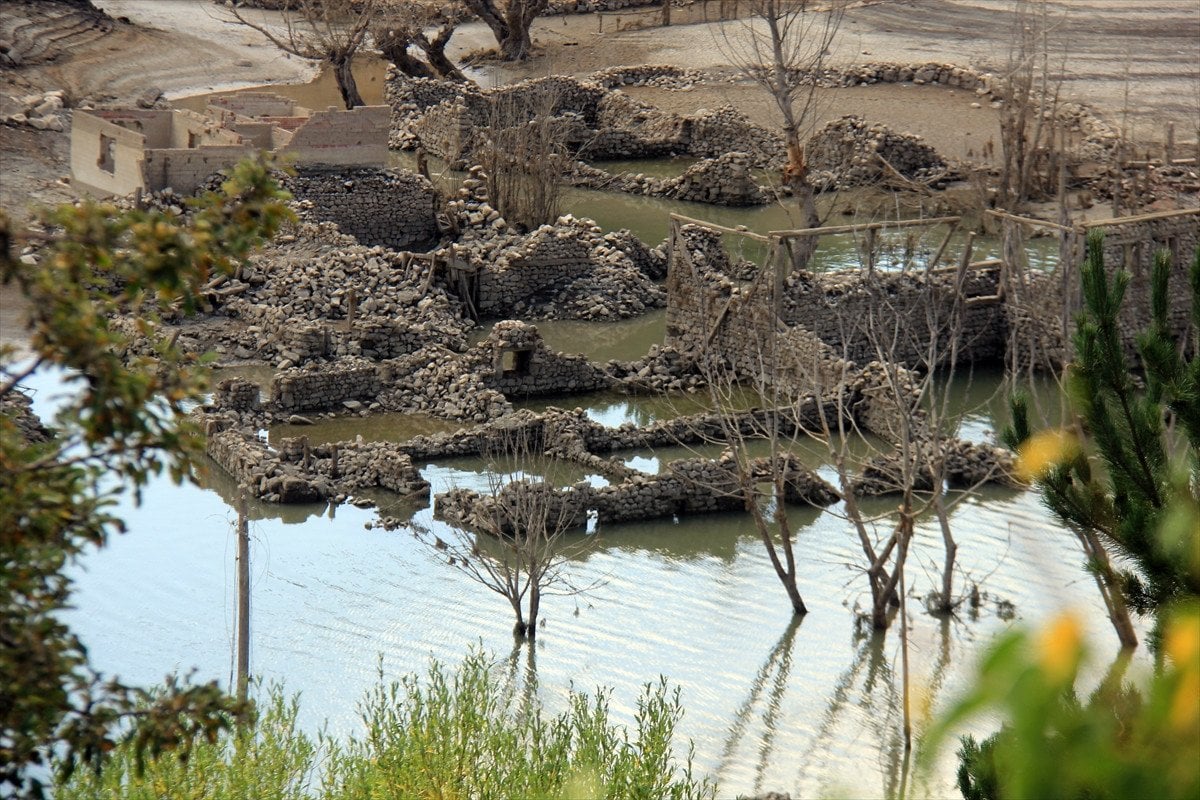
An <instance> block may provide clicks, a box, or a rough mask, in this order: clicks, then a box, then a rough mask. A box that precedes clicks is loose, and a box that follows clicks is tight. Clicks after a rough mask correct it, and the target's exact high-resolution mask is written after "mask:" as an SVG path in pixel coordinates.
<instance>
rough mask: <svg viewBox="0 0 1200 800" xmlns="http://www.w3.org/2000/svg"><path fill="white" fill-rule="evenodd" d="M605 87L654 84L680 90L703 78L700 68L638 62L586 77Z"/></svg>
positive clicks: (600, 71)
mask: <svg viewBox="0 0 1200 800" xmlns="http://www.w3.org/2000/svg"><path fill="white" fill-rule="evenodd" d="M587 79H588V80H589V81H591V82H593V83H597V84H599V85H600V86H603V87H604V88H605V89H619V88H621V87H622V86H654V87H657V88H659V89H673V90H676V91H682V90H686V89H691V88H692V87H693V86H695V85H696V84H697V83H700V82H702V81H703V80H704V73H703V72H701V71H700V70H695V69H687V68H685V67H677V66H674V65H673V64H638V65H636V66H626V67H609V68H608V69H602V70H599V71H597V72H593V73H592V74H591V75H589V76H588V78H587Z"/></svg>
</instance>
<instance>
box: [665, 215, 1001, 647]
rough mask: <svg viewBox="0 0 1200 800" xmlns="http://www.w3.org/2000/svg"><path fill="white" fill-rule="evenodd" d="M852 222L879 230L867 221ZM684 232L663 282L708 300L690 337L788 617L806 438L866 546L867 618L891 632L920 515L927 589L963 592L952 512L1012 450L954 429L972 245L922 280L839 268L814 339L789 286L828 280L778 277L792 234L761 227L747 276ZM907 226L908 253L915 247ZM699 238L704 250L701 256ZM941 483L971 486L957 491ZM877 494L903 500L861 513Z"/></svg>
mask: <svg viewBox="0 0 1200 800" xmlns="http://www.w3.org/2000/svg"><path fill="white" fill-rule="evenodd" d="M676 222H677V223H678V222H680V220H677V221H676ZM894 224H896V225H899V226H910V225H911V224H912V223H894ZM850 227H860V228H866V229H867V232H868V233H874V232H876V230H875V228H874V227H873V226H872V225H870V224H867V225H861V226H850ZM910 229H911V228H910ZM726 232H727V233H736V234H739V235H741V236H753V234H748V233H744V232H737V231H730V230H727V231H726ZM691 235H692V234H685V233H684V232H683V229H682V228H676V229H675V230H674V231H673V239H672V253H673V256H672V257H673V262H672V265H671V270H672V275H671V276H669V278H668V287H669V291H671V292H673V293H677V294H676V296H677V297H683V298H684V300H683V302H684V303H692V304H698V305H699V306H701V308H700V309H699V313H698V314H697V317H698V318H699V326H698V329H699V330H702V331H704V333H703V334H702V337H701V338H702V341H695V340H693V341H692V342H691V345H690V348H688V347H686V346H685V349H689V351H690V355H691V357H692V358H693V360H694V361H695V362H696V363H697V365H698V367H699V369H700V370H701V371H702V373H703V375H704V377H705V379H706V381H707V382H708V384H709V391H710V394H711V396H712V400H713V405H714V407H715V408H716V409H718V410H719V412H720V416H721V417H722V424H723V431H722V441H724V442H726V443H728V444H729V445H731V447H732V449H733V451H734V455H733V456H731V457H730V458H731V459H732V460H733V462H734V463H735V464H737V465H738V467H739V468H738V474H739V477H740V478H741V484H740V486H741V488H742V490H743V491H744V492H745V495H746V498H747V502H746V508H747V511H748V512H749V513H750V514H751V516H752V518H753V519H754V522H755V526H756V528H757V529H758V531H759V533H760V537H761V538H762V539H763V542H764V545H765V546H766V548H767V552H768V556H769V558H770V559H771V562H772V565H773V566H774V567H775V571H776V573H777V575H778V577H779V579H780V580H781V582H782V583H783V584H784V586H785V588H787V590H788V594H789V597H791V598H793V607H794V608H795V609H796V611H797V613H803V612H802V610H801V606H800V605H797V604H796V603H795V597H796V595H797V594H798V592H797V591H796V587H795V585H794V581H795V560H796V559H795V555H794V553H793V552H792V551H793V544H794V535H793V534H794V531H792V530H791V529H790V527H789V522H788V519H787V510H786V507H785V504H784V503H783V502H782V500H783V499H786V498H787V497H789V496H790V497H792V498H800V497H802V496H803V495H804V492H803V491H802V490H800V488H799V487H800V484H799V478H800V475H801V469H800V468H799V465H798V464H796V463H795V462H794V461H792V460H790V457H789V454H790V453H797V452H801V450H803V449H809V450H811V448H812V445H813V443H814V442H815V443H817V444H819V446H820V447H821V448H822V449H823V450H824V451H825V452H826V455H827V458H828V461H829V463H830V464H831V465H832V466H833V468H834V471H835V474H836V476H837V481H836V485H835V487H833V489H834V491H835V492H836V495H839V496H840V498H841V499H842V501H843V503H842V505H841V507H840V508H839V509H838V510H837V511H836V512H835V513H839V514H841V515H843V516H844V517H845V519H846V520H847V521H848V522H849V523H850V525H851V528H852V530H853V531H854V532H855V535H856V536H857V538H858V541H859V544H860V546H861V549H862V553H863V558H864V562H865V565H866V566H865V568H864V569H863V571H864V573H865V575H866V578H867V583H868V586H869V589H870V595H871V610H870V619H871V624H872V626H873V627H875V628H877V629H885V628H887V627H888V626H889V625H890V622H891V611H892V609H893V608H895V607H896V606H897V605H898V604H899V602H900V601H901V586H902V584H903V581H904V567H905V563H906V561H907V558H908V555H909V548H910V544H911V542H912V537H913V533H914V527H915V524H916V521H917V520H918V519H919V518H921V517H922V516H929V515H932V516H934V517H936V519H937V520H938V524H939V527H940V528H941V531H942V540H943V546H944V550H945V553H944V558H943V559H942V562H943V566H942V569H941V573H942V574H941V581H940V586H939V587H938V590H936V591H935V592H932V593H931V599H932V602H931V603H930V606H931V607H932V609H933V610H935V611H949V610H952V609H953V608H954V607H955V605H956V604H957V602H958V600H957V599H956V598H955V595H954V591H953V576H954V569H955V557H956V553H957V549H958V548H957V543H956V542H955V540H954V537H953V534H952V531H951V526H950V518H949V514H950V510H951V509H952V508H953V506H954V505H955V504H956V503H957V502H960V501H961V499H962V498H963V497H965V496H966V495H967V493H969V492H970V491H971V490H973V489H974V488H976V487H977V486H978V485H979V484H980V483H982V482H983V481H987V480H993V479H997V478H1000V479H1003V477H1004V476H1003V475H1001V474H999V471H1000V469H1002V467H1003V466H1004V465H1003V463H1002V461H1003V460H1004V458H1005V457H1004V455H1003V451H1002V450H1000V449H999V448H993V447H991V446H988V445H975V444H971V443H968V442H963V441H961V440H959V439H957V438H956V437H955V435H954V434H955V432H956V431H955V425H956V415H955V414H952V413H951V406H952V403H953V397H952V391H951V389H950V386H949V380H950V378H951V377H952V376H953V369H954V366H955V365H956V364H957V363H958V361H959V358H960V353H959V348H960V347H961V346H962V336H963V330H964V317H965V315H966V313H967V301H966V299H965V298H966V296H967V294H968V287H967V283H968V281H969V280H970V278H969V276H970V274H971V270H970V264H969V263H968V262H969V258H968V255H967V254H966V253H964V256H963V258H962V259H960V261H959V264H958V265H957V266H952V267H947V268H937V267H935V266H934V264H933V263H932V262H930V263H928V264H926V265H925V274H924V275H922V276H914V275H906V274H904V273H903V272H901V273H900V274H897V273H894V272H884V271H882V270H873V269H864V270H862V272H861V273H860V274H858V275H857V276H844V277H839V279H838V281H839V282H838V286H837V291H838V293H839V295H841V296H845V297H847V298H849V299H848V300H846V301H844V302H845V304H846V307H844V308H841V309H838V310H836V311H835V312H834V314H833V317H832V322H831V323H821V322H820V321H819V320H811V321H806V320H804V319H803V318H801V321H802V322H808V324H817V325H821V326H822V327H821V329H820V331H821V336H820V337H819V336H818V335H816V334H815V333H813V332H810V331H809V330H806V329H805V328H803V327H801V326H793V325H789V324H788V323H787V322H786V321H785V317H787V316H788V315H789V314H793V313H794V312H790V311H788V308H789V304H790V303H792V302H794V296H793V295H792V294H791V293H792V292H796V291H799V292H814V291H815V292H823V291H824V290H823V289H822V288H821V286H820V285H819V279H818V281H817V285H813V279H812V277H811V276H797V275H795V274H793V275H791V276H788V277H785V275H786V274H787V270H788V266H789V265H788V264H787V263H786V260H787V259H786V256H785V255H784V254H785V253H786V252H787V251H788V250H789V248H788V245H787V243H786V242H784V241H780V240H781V239H786V238H788V237H789V236H790V235H796V234H788V233H780V234H773V235H772V237H758V238H760V239H764V240H767V241H766V242H764V243H765V244H768V249H769V255H768V260H767V262H766V264H765V265H764V266H763V267H762V268H760V269H759V270H757V271H756V272H755V274H753V275H752V276H751V277H750V278H749V279H748V280H742V281H740V282H739V281H737V280H733V279H731V278H730V277H729V276H728V275H722V274H720V273H721V270H722V269H723V268H724V266H726V265H727V262H728V258H727V255H726V254H725V252H724V249H723V248H720V250H719V251H714V250H713V249H712V244H711V242H712V240H711V239H709V244H697V242H698V241H702V240H703V237H701V238H697V239H691V238H689V236H691ZM800 235H808V234H807V233H802V234H800ZM871 238H872V239H873V240H874V237H873V236H872V237H871ZM909 238H911V237H906V238H905V244H904V246H903V248H902V249H903V250H904V251H908V250H910V249H912V246H911V244H910V242H909V241H908V239H909ZM917 249H924V248H917ZM694 250H700V251H701V253H702V255H703V257H700V258H694V257H693V255H692V252H693V251H694ZM929 251H930V252H932V249H930V250H929ZM940 252H941V248H938V249H937V253H938V255H940ZM898 258H899V259H905V258H906V257H905V256H899V257H898ZM935 258H936V256H935ZM874 260H875V259H874V258H873V257H869V258H868V262H871V263H873V262H874ZM903 263H904V264H905V265H907V260H904V261H903ZM681 272H682V273H684V274H686V275H691V276H693V278H694V280H696V281H697V284H694V285H692V286H690V287H685V288H684V289H683V290H682V291H681V290H679V289H677V288H676V287H675V285H674V283H673V282H674V281H676V280H678V274H679V273H681ZM735 272H736V271H735ZM740 272H742V273H744V272H745V270H740ZM685 279H686V278H685ZM981 285H986V281H984V282H983V284H981ZM978 288H979V287H972V290H974V291H977V290H978ZM689 295H690V297H691V298H692V299H691V300H688V299H687V297H688V296H689ZM695 298H700V299H699V300H696V299H695ZM983 299H987V298H986V297H985V298H983ZM688 313H691V312H690V310H689V312H688ZM685 319H686V317H683V316H682V314H678V315H677V316H676V318H675V319H673V320H669V321H668V324H669V326H674V327H675V328H676V329H678V330H682V329H684V325H686V323H685V322H683V320H685ZM695 322H696V320H693V324H692V329H693V330H696V329H697V326H696V325H695ZM922 323H923V324H922ZM976 325H978V323H976ZM814 330H818V329H817V328H814ZM822 337H823V338H822ZM830 343H833V344H830ZM860 365H864V366H860ZM939 369H940V370H941V372H940V373H939V372H938V370H939ZM943 381H945V382H944V383H943ZM939 387H940V388H939ZM746 391H749V392H750V394H751V395H752V396H753V397H755V398H756V399H757V400H758V401H759V402H761V403H762V404H763V406H764V407H765V408H766V409H767V411H766V412H764V416H763V417H762V418H761V419H759V418H758V417H757V416H756V415H750V416H747V415H746V414H745V413H744V412H739V411H737V405H736V403H735V402H734V400H735V398H736V397H737V395H738V393H739V392H742V393H745V392H746ZM864 434H870V436H869V437H867V436H864ZM752 448H754V450H753V451H752ZM757 451H765V458H754V457H753V452H757ZM767 481H769V482H771V483H772V484H773V485H774V491H773V492H772V493H769V494H768V495H767V499H770V498H771V497H772V496H773V497H774V505H770V504H766V503H763V502H761V501H762V499H763V498H762V497H761V492H759V489H758V487H759V486H760V485H761V484H763V483H764V482H767ZM810 485H811V482H810ZM947 486H954V487H956V488H958V489H963V490H966V491H964V492H960V493H957V494H954V495H951V494H949V493H948V492H947ZM880 495H887V496H889V497H891V496H898V497H899V504H898V506H892V505H889V506H888V507H887V508H886V509H882V510H878V511H877V512H876V513H869V512H868V511H867V510H866V506H865V505H864V503H863V502H861V499H862V498H864V497H870V496H880ZM751 499H753V500H754V501H755V502H750V501H751ZM867 505H870V504H867Z"/></svg>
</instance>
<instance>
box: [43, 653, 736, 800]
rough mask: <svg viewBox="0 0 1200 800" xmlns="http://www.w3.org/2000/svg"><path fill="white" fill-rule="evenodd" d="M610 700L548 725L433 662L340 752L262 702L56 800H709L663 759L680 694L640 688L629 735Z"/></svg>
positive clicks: (532, 702) (82, 780)
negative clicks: (250, 713)
mask: <svg viewBox="0 0 1200 800" xmlns="http://www.w3.org/2000/svg"><path fill="white" fill-rule="evenodd" d="M608 698H609V692H608V691H606V690H601V691H600V692H598V693H597V694H596V695H595V696H594V697H589V696H588V695H586V694H581V693H572V694H571V697H570V700H569V702H568V707H567V709H566V710H565V711H564V712H562V713H561V714H557V715H550V714H547V713H546V712H545V710H544V709H543V708H542V706H541V704H540V702H539V701H538V700H537V699H536V697H535V696H534V695H533V694H532V693H531V692H525V693H514V692H513V691H511V688H510V687H508V686H506V684H505V682H504V681H503V680H501V679H500V677H499V676H498V675H497V674H496V672H495V670H494V669H493V668H492V667H491V665H490V664H489V663H488V659H487V658H486V657H485V656H484V655H483V654H482V653H479V652H472V653H470V654H469V655H468V656H467V658H466V659H465V660H464V661H463V663H462V664H461V665H460V666H459V667H458V668H457V669H456V670H453V671H451V670H447V669H446V668H445V667H443V666H442V665H441V664H439V663H437V662H436V661H435V662H433V663H432V664H431V665H430V668H429V670H428V673H427V674H426V675H424V676H422V677H418V676H415V675H410V676H408V677H406V678H404V679H403V680H401V681H399V682H394V683H391V684H387V685H385V684H383V683H382V682H381V683H380V685H378V686H377V687H375V688H374V689H373V690H371V691H370V692H369V693H368V694H367V696H366V697H365V698H364V700H363V701H362V703H361V707H360V710H361V714H362V719H363V722H364V726H365V730H364V732H363V733H361V734H359V735H353V736H349V737H348V738H346V739H345V740H341V741H339V740H334V739H332V738H330V737H327V736H325V735H319V736H318V737H317V738H316V739H315V740H314V739H312V738H310V737H308V736H307V735H305V734H304V733H303V732H301V731H299V730H298V729H297V728H296V713H297V708H298V704H297V701H296V700H294V699H293V700H290V701H289V700H285V698H284V696H283V693H282V690H281V689H280V688H279V687H273V688H272V689H271V690H270V691H269V702H268V703H266V710H265V711H264V713H262V715H261V716H260V717H259V718H258V720H257V721H256V722H255V723H253V724H251V725H247V726H244V727H242V728H240V729H239V730H237V731H236V732H235V733H232V734H229V735H225V736H222V737H221V738H219V739H218V740H217V741H216V743H215V744H212V745H208V744H205V743H199V744H197V745H196V746H194V747H193V748H192V750H191V752H190V757H189V758H188V759H187V761H186V762H182V761H180V760H179V759H178V758H174V757H172V756H171V755H167V754H165V755H163V756H161V757H159V758H156V759H152V760H149V761H147V762H146V763H145V765H144V766H145V768H144V769H143V770H140V771H139V768H138V763H137V759H136V757H135V755H134V753H133V751H132V750H131V749H130V748H129V747H127V746H125V745H122V746H121V747H120V748H118V751H117V752H116V753H114V755H113V758H111V759H110V760H109V761H108V762H107V763H106V765H105V767H104V768H103V769H102V770H101V771H100V772H92V771H80V772H78V773H77V774H76V775H74V776H73V777H72V778H71V780H70V781H69V783H67V784H66V785H65V786H62V787H60V788H59V789H58V793H57V797H59V798H61V799H62V800H85V798H86V800H93V798H99V797H103V798H108V799H111V800H151V798H153V800H169V799H173V798H181V799H182V798H205V800H209V799H210V798H211V799H212V800H226V798H228V800H234V799H235V798H237V799H238V800H240V798H247V797H254V798H260V799H261V800H274V799H275V798H328V800H351V799H357V798H363V800H367V798H371V799H374V798H426V797H428V798H506V797H522V798H546V800H550V799H551V798H572V799H573V798H583V797H596V798H599V797H605V798H647V799H649V798H654V799H655V800H657V798H678V799H679V800H684V798H700V797H711V796H712V795H713V793H714V791H715V787H714V786H713V784H712V783H710V782H709V781H708V779H707V778H704V779H698V778H697V777H696V776H695V775H694V774H693V771H692V763H691V761H692V753H691V749H690V748H689V751H688V754H687V756H686V757H685V758H684V760H683V763H682V764H680V763H679V762H678V761H677V759H676V757H675V755H674V752H673V748H672V742H673V740H674V730H675V725H676V723H677V722H678V721H679V719H680V717H681V716H682V714H683V711H682V707H681V705H680V699H679V691H678V690H676V691H674V692H670V691H669V690H668V688H667V684H666V681H665V680H660V681H659V682H658V683H654V684H647V685H646V687H645V689H644V690H643V692H642V695H641V697H640V698H639V700H638V706H637V714H636V719H635V724H634V726H633V729H632V730H630V729H627V728H625V727H622V726H617V725H614V724H612V723H611V722H610V721H609V707H608Z"/></svg>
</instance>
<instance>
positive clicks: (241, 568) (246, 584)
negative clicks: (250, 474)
mask: <svg viewBox="0 0 1200 800" xmlns="http://www.w3.org/2000/svg"><path fill="white" fill-rule="evenodd" d="M237 537H238V542H237V592H238V604H237V698H238V700H240V701H242V702H245V700H246V691H247V686H248V685H249V683H250V520H249V518H248V517H247V515H246V491H245V490H244V489H243V490H242V491H241V493H240V494H239V495H238V525H237Z"/></svg>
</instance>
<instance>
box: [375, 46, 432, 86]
mask: <svg viewBox="0 0 1200 800" xmlns="http://www.w3.org/2000/svg"><path fill="white" fill-rule="evenodd" d="M378 45H379V52H381V53H382V54H383V57H384V58H386V59H387V60H388V61H390V62H392V65H393V66H395V67H396V69H398V70H400V71H401V72H402V73H404V74H405V75H407V76H409V77H410V78H435V77H437V76H436V75H435V74H434V71H433V70H432V69H430V65H429V64H426V63H425V62H424V61H422V60H421V59H419V58H413V57H412V55H411V54H410V53H409V52H408V45H409V42H408V41H407V40H406V39H404V37H401V36H388V37H386V38H380V39H379V40H378Z"/></svg>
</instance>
